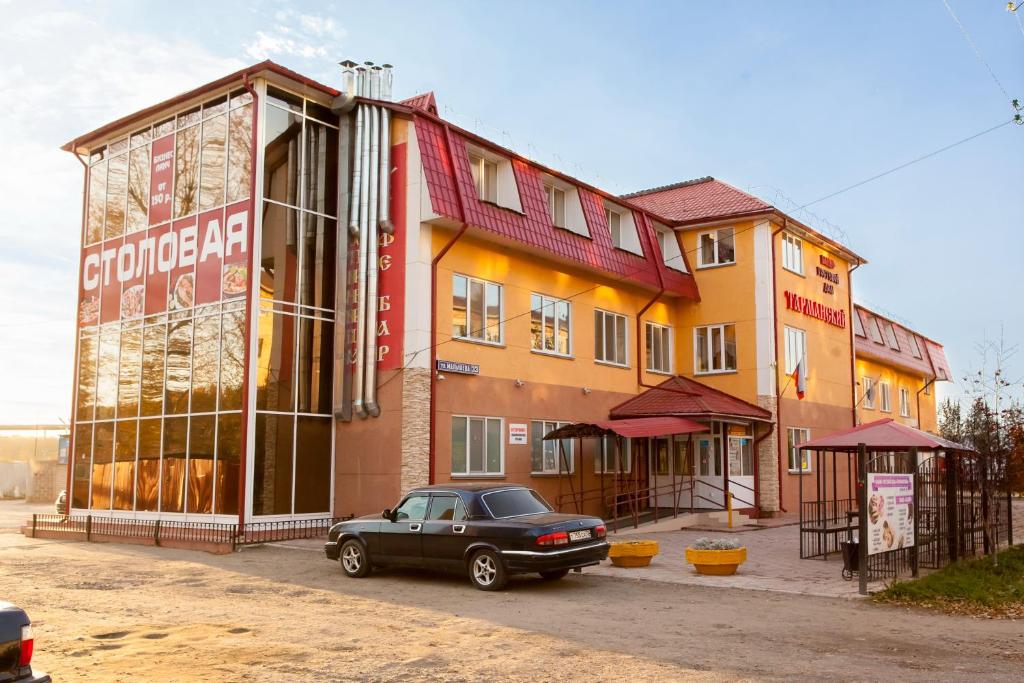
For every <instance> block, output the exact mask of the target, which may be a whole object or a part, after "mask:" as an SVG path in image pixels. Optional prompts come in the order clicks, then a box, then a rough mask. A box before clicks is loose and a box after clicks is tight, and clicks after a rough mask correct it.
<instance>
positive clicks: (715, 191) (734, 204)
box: [624, 176, 774, 223]
mask: <svg viewBox="0 0 1024 683" xmlns="http://www.w3.org/2000/svg"><path fill="white" fill-rule="evenodd" d="M624 196H625V197H626V198H628V199H630V200H632V201H633V202H634V203H635V204H638V205H640V206H642V207H644V208H645V209H647V210H648V211H651V212H653V213H656V214H658V215H659V216H665V217H666V218H671V219H672V220H674V221H678V222H680V223H685V222H687V221H693V220H715V219H717V218H731V217H734V216H743V215H747V214H757V213H762V212H765V211H772V210H773V209H774V207H773V206H772V205H771V204H767V203H765V202H763V201H761V200H760V199H758V198H757V197H755V196H753V195H750V194H747V193H746V192H743V191H742V190H738V189H736V188H735V187H733V186H732V185H729V184H728V183H723V182H722V181H721V180H715V179H714V178H712V177H710V176H709V177H707V178H698V179H697V180H688V181H686V182H682V183H676V184H675V185H665V186H662V187H655V188H652V189H650V190H643V191H641V192H634V193H632V194H627V195H624Z"/></svg>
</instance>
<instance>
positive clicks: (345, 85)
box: [341, 59, 356, 97]
mask: <svg viewBox="0 0 1024 683" xmlns="http://www.w3.org/2000/svg"><path fill="white" fill-rule="evenodd" d="M355 67H356V63H355V62H353V61H352V60H351V59H346V60H345V61H343V62H341V83H342V86H341V89H342V92H345V93H347V94H348V96H349V97H355V94H356V72H355Z"/></svg>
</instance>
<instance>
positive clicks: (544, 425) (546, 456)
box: [530, 420, 575, 474]
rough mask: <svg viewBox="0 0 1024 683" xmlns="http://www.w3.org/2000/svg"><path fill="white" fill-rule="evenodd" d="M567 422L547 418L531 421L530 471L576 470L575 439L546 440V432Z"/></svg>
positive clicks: (551, 472) (556, 471)
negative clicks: (547, 419)
mask: <svg viewBox="0 0 1024 683" xmlns="http://www.w3.org/2000/svg"><path fill="white" fill-rule="evenodd" d="M567 424H569V423H568V422H549V421H546V420H534V421H533V422H531V423H530V472H532V473H533V474H559V473H564V472H569V473H572V472H574V471H575V470H574V465H575V463H574V458H573V449H572V445H573V440H572V439H559V440H557V441H556V440H551V441H545V440H544V435H545V434H547V433H548V432H552V431H554V430H556V429H558V428H559V427H564V426H566V425H567ZM559 444H561V448H559ZM563 450H564V453H563ZM563 456H564V460H563ZM566 463H568V469H566Z"/></svg>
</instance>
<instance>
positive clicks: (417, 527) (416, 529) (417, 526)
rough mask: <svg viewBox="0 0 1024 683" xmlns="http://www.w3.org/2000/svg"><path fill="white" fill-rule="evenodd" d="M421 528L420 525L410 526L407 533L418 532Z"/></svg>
mask: <svg viewBox="0 0 1024 683" xmlns="http://www.w3.org/2000/svg"><path fill="white" fill-rule="evenodd" d="M422 526H423V525H422V524H410V525H409V531H419V530H420V528H422Z"/></svg>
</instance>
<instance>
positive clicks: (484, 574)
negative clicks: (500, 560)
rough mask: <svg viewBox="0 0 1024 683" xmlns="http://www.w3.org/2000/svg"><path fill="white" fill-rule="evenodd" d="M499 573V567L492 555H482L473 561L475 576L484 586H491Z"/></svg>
mask: <svg viewBox="0 0 1024 683" xmlns="http://www.w3.org/2000/svg"><path fill="white" fill-rule="evenodd" d="M497 574H498V569H497V567H495V566H494V560H492V559H491V557H490V555H481V556H480V557H478V558H476V561H475V562H473V576H474V577H476V580H477V581H478V582H479V583H481V584H483V585H484V586H489V585H490V584H491V582H492V581H494V577H495V576H496V575H497Z"/></svg>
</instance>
